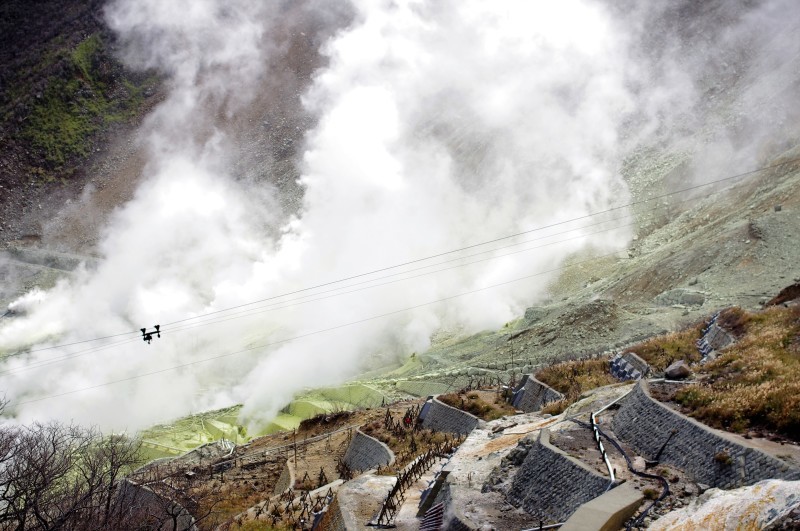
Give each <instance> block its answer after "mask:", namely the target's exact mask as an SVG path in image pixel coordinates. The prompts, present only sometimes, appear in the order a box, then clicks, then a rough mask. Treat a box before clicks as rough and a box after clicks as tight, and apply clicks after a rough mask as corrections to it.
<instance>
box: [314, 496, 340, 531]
mask: <svg viewBox="0 0 800 531" xmlns="http://www.w3.org/2000/svg"><path fill="white" fill-rule="evenodd" d="M317 529H319V530H320V531H347V525H346V524H345V521H344V515H343V514H342V509H341V507H339V498H338V497H334V498H333V501H332V502H331V503H330V505H328V509H327V510H326V511H325V514H324V515H322V519H321V520H320V522H319V525H318V526H317Z"/></svg>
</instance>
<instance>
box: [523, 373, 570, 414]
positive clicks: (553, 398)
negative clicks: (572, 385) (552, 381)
mask: <svg viewBox="0 0 800 531" xmlns="http://www.w3.org/2000/svg"><path fill="white" fill-rule="evenodd" d="M514 392H515V396H514V402H513V405H514V407H515V408H517V409H521V410H522V411H524V412H525V413H530V412H532V411H539V410H540V409H542V408H543V407H544V406H545V404H549V403H550V402H557V401H558V400H561V399H563V398H564V395H562V394H561V393H559V392H558V391H556V390H555V389H553V388H552V387H550V386H548V385H546V384H543V383H542V382H540V381H539V380H537V379H536V378H534V377H533V375H532V374H526V375H524V376H523V377H522V381H521V382H520V384H519V385H518V386H517V389H515V391H514Z"/></svg>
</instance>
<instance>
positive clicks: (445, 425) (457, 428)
mask: <svg viewBox="0 0 800 531" xmlns="http://www.w3.org/2000/svg"><path fill="white" fill-rule="evenodd" d="M477 425H478V417H476V416H474V415H470V414H469V413H467V412H466V411H461V410H460V409H456V408H454V407H450V406H448V405H447V404H445V403H443V402H439V401H438V400H436V399H435V398H434V399H433V400H432V401H431V405H430V408H429V409H428V412H427V414H426V415H425V419H424V420H423V421H422V427H424V428H428V429H431V430H433V431H444V432H447V433H458V434H461V435H467V434H469V433H470V432H471V431H472V430H474V429H475V426H477Z"/></svg>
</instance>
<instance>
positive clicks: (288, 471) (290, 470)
mask: <svg viewBox="0 0 800 531" xmlns="http://www.w3.org/2000/svg"><path fill="white" fill-rule="evenodd" d="M290 487H294V465H293V464H292V463H291V462H290V461H289V460H288V459H287V460H286V464H284V465H283V471H282V472H281V476H280V477H279V478H278V481H277V483H275V491H274V492H275V494H276V495H278V494H283V492H284V491H285V490H287V489H288V488H290Z"/></svg>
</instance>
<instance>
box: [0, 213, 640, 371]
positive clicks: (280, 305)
mask: <svg viewBox="0 0 800 531" xmlns="http://www.w3.org/2000/svg"><path fill="white" fill-rule="evenodd" d="M625 217H629V216H624V217H622V218H617V219H625ZM610 221H612V220H607V221H604V222H601V223H596V224H593V225H599V224H602V223H608V222H610ZM632 225H633V224H632V223H629V224H626V225H621V226H614V227H611V228H608V229H604V230H601V231H597V232H594V233H588V234H581V235H578V236H575V237H572V238H567V239H564V240H558V241H555V242H549V243H546V244H543V245H539V246H536V247H530V248H526V249H521V250H517V251H513V252H510V253H506V254H502V255H497V256H492V257H489V258H484V259H482V260H476V261H473V262H468V263H465V264H458V265H455V266H450V267H446V268H442V269H437V270H435V271H429V272H426V273H421V274H418V275H414V276H410V277H404V278H400V279H395V280H392V281H388V282H383V283H380V284H374V285H371V286H364V287H361V288H358V289H353V290H350V291H343V292H342V291H340V290H342V289H347V288H349V287H354V286H356V285H359V284H363V283H365V282H361V283H357V284H351V285H349V286H345V287H344V288H336V289H334V290H329V292H336V291H339V293H333V294H329V295H327V296H324V297H317V298H314V299H309V300H301V299H303V298H307V297H315V296H317V295H323V294H324V293H327V292H322V293H317V294H313V295H305V296H303V297H299V298H298V299H293V300H290V301H282V302H276V303H273V304H270V305H267V306H264V307H258V308H250V309H247V310H241V311H240V312H237V314H233V315H226V316H222V317H217V318H214V319H212V320H208V321H201V322H196V323H191V324H187V325H184V326H182V327H178V328H171V329H168V330H161V333H162V334H166V333H173V332H182V331H185V330H191V329H194V328H198V327H201V326H207V325H212V324H218V323H222V322H227V321H231V320H235V319H241V318H245V317H251V316H254V315H258V314H261V313H266V312H269V311H274V310H282V309H286V308H291V307H294V306H299V305H302V304H307V303H311V302H317V301H320V300H325V299H329V298H333V297H338V296H341V295H347V294H352V293H356V292H359V291H364V290H367V289H371V288H377V287H381V286H385V285H388V284H394V283H397V282H402V281H405V280H412V279H416V278H420V277H423V276H427V275H430V274H435V273H440V272H443V271H449V270H452V269H456V268H459V267H465V266H469V265H473V264H477V263H482V262H486V261H489V260H494V259H497V258H503V257H506V256H510V255H514V254H519V253H522V252H527V251H532V250H536V249H541V248H543V247H547V246H549V245H555V244H558V243H564V242H568V241H571V240H574V239H579V238H585V237H588V236H592V235H596V234H600V233H602V232H609V231H613V230H617V229H620V228H625V227H629V226H632ZM582 228H585V227H581V228H578V229H573V230H570V231H565V232H563V233H561V234H564V233H567V232H574V231H575V230H581V229H582ZM551 236H555V235H551ZM537 239H542V238H537ZM537 239H534V240H528V241H527V242H522V243H530V242H532V241H536V240H537ZM516 245H517V244H513V245H508V246H504V247H501V248H497V249H494V250H492V251H487V252H493V251H496V250H500V249H503V248H508V247H513V246H516ZM481 254H486V252H483V253H476V254H474V255H471V256H480V255H481ZM465 258H468V257H461V258H457V259H453V260H448V261H445V262H440V263H438V264H433V265H431V266H425V267H421V268H417V269H416V270H421V269H426V268H428V267H434V266H436V265H443V264H445V263H448V262H453V261H457V260H460V259H465ZM416 270H411V271H404V272H402V273H395V274H392V275H386V276H385V277H381V278H378V279H372V280H370V281H366V282H375V281H378V280H381V279H387V278H391V277H393V276H397V275H400V274H406V273H410V272H413V271H416ZM139 339H140V337H134V338H131V339H125V340H122V341H118V342H115V343H111V344H110V345H102V346H98V347H91V348H88V349H84V350H79V351H77V352H74V353H69V354H67V355H64V356H60V357H55V358H48V359H45V360H41V361H40V362H37V363H34V364H31V365H27V366H24V367H16V368H13V369H8V370H4V371H0V374H15V373H17V372H22V371H25V370H29V369H33V368H38V367H41V366H47V365H52V364H55V363H60V362H62V361H69V360H71V359H74V358H77V357H81V356H84V355H85V354H89V353H93V352H98V351H101V350H106V349H107V348H111V347H115V346H119V345H122V344H126V343H131V342H134V341H138V340H139Z"/></svg>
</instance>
